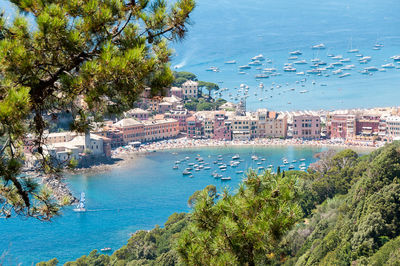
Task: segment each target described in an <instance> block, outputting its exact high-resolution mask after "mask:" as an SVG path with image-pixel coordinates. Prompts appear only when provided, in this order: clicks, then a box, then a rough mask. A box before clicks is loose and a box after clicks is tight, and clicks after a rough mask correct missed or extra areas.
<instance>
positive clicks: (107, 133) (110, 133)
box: [90, 123, 124, 149]
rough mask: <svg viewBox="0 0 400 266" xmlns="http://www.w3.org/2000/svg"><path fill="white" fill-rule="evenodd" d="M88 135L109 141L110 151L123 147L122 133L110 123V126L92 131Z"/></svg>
mask: <svg viewBox="0 0 400 266" xmlns="http://www.w3.org/2000/svg"><path fill="white" fill-rule="evenodd" d="M90 133H91V134H95V135H98V136H102V137H106V138H108V139H110V140H111V143H110V145H111V148H112V149H114V148H117V147H121V146H123V145H124V138H123V132H122V131H121V130H119V129H118V128H116V127H115V126H114V125H112V123H111V125H109V124H107V125H105V126H104V127H103V128H100V129H97V130H93V131H91V132H90Z"/></svg>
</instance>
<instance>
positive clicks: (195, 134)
mask: <svg viewBox="0 0 400 266" xmlns="http://www.w3.org/2000/svg"><path fill="white" fill-rule="evenodd" d="M186 122H187V137H189V138H194V139H200V138H203V137H204V125H203V123H202V121H201V120H200V119H197V118H196V117H195V116H191V117H188V118H187V119H186Z"/></svg>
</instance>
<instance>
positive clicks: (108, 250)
mask: <svg viewBox="0 0 400 266" xmlns="http://www.w3.org/2000/svg"><path fill="white" fill-rule="evenodd" d="M111 250H112V249H111V248H108V247H107V248H102V249H100V251H101V252H110V251H111Z"/></svg>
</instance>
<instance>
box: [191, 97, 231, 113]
mask: <svg viewBox="0 0 400 266" xmlns="http://www.w3.org/2000/svg"><path fill="white" fill-rule="evenodd" d="M224 103H226V100H224V99H217V100H215V101H213V102H212V101H210V98H209V99H208V100H206V99H204V98H198V99H195V98H191V99H190V101H188V102H186V103H185V108H186V109H188V110H189V111H206V110H207V111H210V110H217V109H218V108H219V107H220V106H221V105H223V104H224Z"/></svg>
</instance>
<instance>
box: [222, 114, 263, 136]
mask: <svg viewBox="0 0 400 266" xmlns="http://www.w3.org/2000/svg"><path fill="white" fill-rule="evenodd" d="M229 121H230V122H231V128H232V129H231V130H232V140H241V141H244V140H250V139H252V138H253V137H254V136H256V130H257V120H256V118H255V117H254V116H251V115H249V114H247V115H245V116H239V115H237V116H233V117H231V118H230V119H229Z"/></svg>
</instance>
